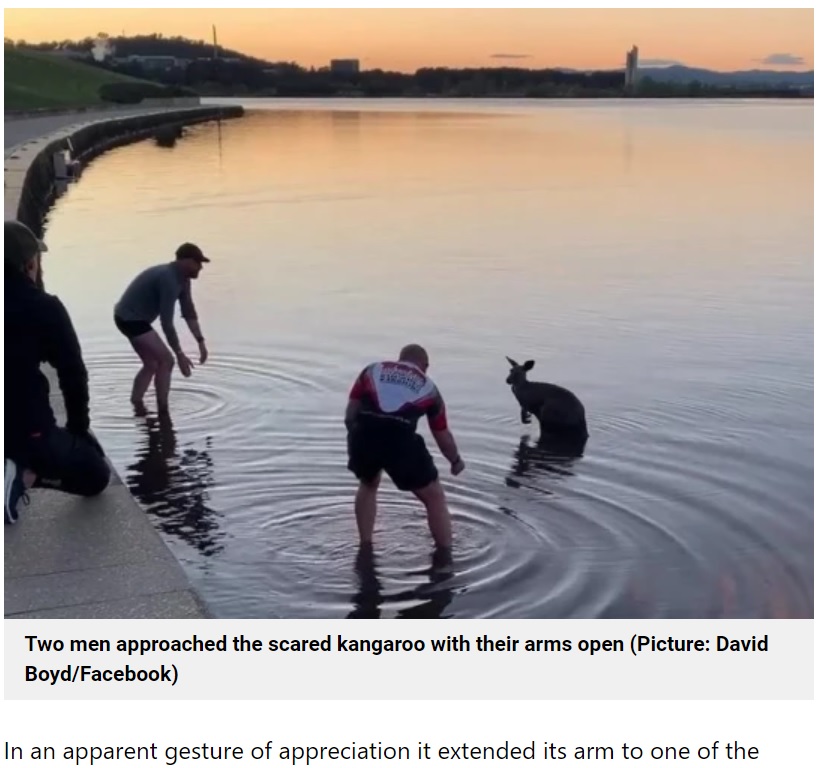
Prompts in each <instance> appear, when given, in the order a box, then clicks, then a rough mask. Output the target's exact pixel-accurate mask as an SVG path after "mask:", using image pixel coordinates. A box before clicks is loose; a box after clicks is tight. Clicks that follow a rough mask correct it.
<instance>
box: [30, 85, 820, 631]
mask: <svg viewBox="0 0 820 768" xmlns="http://www.w3.org/2000/svg"><path fill="white" fill-rule="evenodd" d="M258 106H259V108H258V109H256V110H253V111H251V112H250V113H249V114H248V115H247V116H246V117H245V118H243V119H240V120H231V121H225V122H223V123H221V124H220V123H216V124H204V125H200V126H196V127H194V128H192V129H191V130H190V131H187V132H186V135H185V136H184V137H183V138H182V139H181V140H180V141H177V142H176V144H175V146H174V147H173V148H172V149H166V148H161V147H157V146H156V145H155V143H154V142H151V141H146V142H142V143H140V144H136V145H133V146H129V147H123V148H120V149H117V150H115V151H113V152H111V153H109V154H106V155H104V156H102V157H100V158H98V159H97V160H96V161H95V162H94V163H92V164H91V165H90V166H89V167H88V168H87V169H86V171H85V173H84V174H83V178H82V180H81V182H80V183H79V184H75V185H71V187H70V188H69V189H68V190H67V192H66V194H64V195H63V197H62V198H61V199H60V201H59V202H58V204H57V206H56V207H55V209H54V211H53V212H52V214H51V215H50V219H49V224H48V231H47V239H48V243H49V248H50V252H49V253H50V255H49V259H48V263H47V265H46V275H47V280H48V286H49V288H50V289H51V290H53V291H54V292H55V293H57V294H58V295H59V296H60V298H61V299H63V300H64V301H65V302H66V304H67V305H68V307H69V310H70V312H71V314H72V318H73V320H74V321H75V324H76V326H77V329H78V333H79V334H80V337H81V340H82V343H83V351H84V354H85V356H86V358H87V360H88V365H89V373H90V386H91V407H92V418H93V423H94V428H95V431H96V432H97V433H98V434H99V436H100V439H101V441H102V442H103V443H104V445H105V447H106V450H107V452H108V453H109V455H110V456H111V457H112V461H113V462H114V464H115V465H116V466H117V468H118V469H119V470H120V471H121V473H122V474H123V476H124V477H125V479H126V481H127V483H128V485H129V487H131V488H132V490H133V492H134V494H135V495H136V496H137V497H138V499H139V500H140V501H141V502H142V503H143V505H144V506H145V507H146V508H147V509H148V510H149V514H150V516H151V519H152V520H153V521H154V523H155V524H156V525H157V527H158V529H159V530H160V532H161V533H162V535H163V537H164V538H165V540H166V541H167V542H168V544H169V546H170V547H171V548H172V549H173V551H174V553H175V554H176V555H177V556H178V557H179V559H180V560H181V561H182V563H183V566H184V567H185V569H186V571H187V573H188V574H189V575H190V576H191V578H192V580H193V582H194V583H195V585H196V587H197V588H198V589H199V590H200V591H201V593H202V594H203V596H204V598H205V599H206V600H207V602H208V603H209V606H210V608H211V609H212V611H213V612H214V614H215V615H217V616H221V617H241V618H257V617H258V618H266V617H273V616H275V617H288V618H290V617H293V618H325V617H331V618H332V617H345V616H348V615H351V616H373V615H379V616H382V617H387V616H389V617H391V618H393V617H394V616H413V615H430V616H444V617H447V616H454V617H490V618H530V617H545V618H553V617H572V618H588V617H615V616H619V617H630V618H641V617H658V618H705V617H709V618H711V617H718V616H725V617H731V618H741V617H747V618H753V617H766V616H778V617H810V616H812V615H813V604H814V603H813V578H814V570H813V568H814V550H813V526H814V512H813V509H814V495H813V494H814V491H813V450H814V448H813V446H814V441H813V430H812V425H813V421H814V411H813V357H812V347H813V335H812V334H813V326H812V316H813V315H812V313H813V184H814V179H813V172H812V163H811V159H812V156H813V155H812V153H813V112H812V104H810V103H803V104H795V103H779V102H774V101H765V102H755V101H748V102H746V101H740V100H737V101H733V102H730V103H723V102H717V101H706V100H703V101H700V102H697V103H693V102H692V101H681V102H675V101H669V102H666V101H664V102H663V103H658V102H651V101H648V100H634V101H629V100H627V101H623V100H617V101H606V100H603V101H598V100H586V101H583V102H574V101H565V100H561V101H560V102H558V101H539V102H532V101H527V102H516V101H504V102H503V103H498V102H481V103H477V102H471V101H447V100H436V101H435V102H425V101H423V100H408V101H392V100H386V101H382V100H378V101H375V100H374V101H366V100H332V101H330V100H328V101H315V102H312V101H310V100H300V101H298V102H287V101H282V100H275V101H272V102H270V103H269V104H267V105H266V104H265V102H262V103H261V104H259V103H258ZM90 233H91V234H90ZM184 240H192V241H194V242H198V243H199V244H201V245H202V246H203V247H204V248H205V250H206V252H207V253H208V254H209V255H210V256H211V258H212V261H211V263H210V264H208V265H207V268H206V269H205V270H204V271H203V274H202V275H201V277H200V279H199V280H198V281H197V283H196V285H195V287H194V298H195V301H196V303H197V308H198V310H199V314H200V320H201V322H202V326H203V330H204V332H205V335H206V337H207V338H208V341H209V349H210V352H211V354H210V358H209V360H208V362H207V363H206V364H205V365H202V366H197V368H196V370H195V371H194V373H193V375H192V376H191V377H190V378H188V379H183V378H181V377H179V376H175V378H174V383H173V389H172V393H171V402H172V414H173V418H174V424H173V426H170V425H168V424H160V423H159V422H158V421H157V420H156V417H149V418H148V419H145V420H134V418H133V416H132V415H131V414H130V412H129V410H128V405H127V403H128V393H129V390H130V385H131V381H132V379H133V376H134V374H135V373H136V367H137V366H138V361H137V360H136V359H135V357H134V355H133V352H132V350H131V349H130V347H129V345H128V344H127V342H125V340H124V339H123V337H122V336H121V335H120V334H119V333H118V331H117V330H116V329H115V328H114V327H113V325H112V323H111V308H112V306H113V304H114V302H115V301H116V300H117V298H118V297H119V296H120V295H121V293H122V291H123V289H124V288H125V286H126V285H127V283H128V281H129V280H130V279H131V278H132V277H133V275H134V274H135V273H136V272H137V271H138V270H139V269H141V268H143V267H145V266H148V265H150V264H153V263H157V262H159V261H162V260H165V259H170V258H171V256H172V254H173V250H174V248H176V246H177V245H178V244H179V242H181V241H184ZM58 254H59V255H58ZM92 297H93V300H92ZM180 326H181V327H179V331H180V337H181V339H182V341H183V344H184V345H185V346H186V349H189V351H192V350H191V349H190V348H191V347H193V342H192V341H191V340H190V336H189V335H188V334H187V329H185V328H184V326H183V325H182V324H181V323H180ZM408 341H418V342H420V343H423V344H425V345H426V346H427V347H428V349H429V351H430V354H431V362H432V368H431V374H432V375H433V377H434V379H435V380H436V383H437V384H438V385H439V386H440V387H441V389H442V393H443V395H444V397H445V400H446V401H447V408H448V414H449V421H450V423H451V426H452V428H453V430H454V433H455V436H456V438H457V440H458V442H459V448H460V450H461V453H462V454H463V455H464V457H465V460H466V463H467V471H466V472H464V473H463V474H462V475H459V476H458V477H451V476H450V475H449V473H448V471H447V468H446V463H445V462H443V461H442V459H441V457H440V456H439V455H438V453H437V452H436V451H435V447H433V454H434V456H435V458H436V462H437V464H438V466H439V469H440V472H441V477H442V482H443V484H444V486H445V489H446V492H447V495H448V500H449V501H450V507H451V510H452V514H453V531H454V549H453V558H452V563H451V565H450V566H449V567H443V568H441V567H438V564H437V563H431V559H432V558H431V556H430V546H431V541H430V537H429V531H428V529H427V525H426V522H425V515H424V511H423V509H422V507H421V505H420V504H419V503H418V502H417V501H416V500H415V499H414V498H413V497H411V496H409V495H407V494H400V493H398V492H396V491H395V489H394V488H392V487H391V486H390V484H389V483H385V487H384V488H383V489H382V491H383V495H382V496H381V498H380V500H379V517H378V519H377V523H376V538H375V549H374V551H373V552H372V553H369V554H368V553H359V554H357V552H356V547H357V544H358V537H357V535H356V527H355V517H354V514H353V498H354V494H355V487H356V483H355V480H354V478H353V477H352V476H351V475H350V473H349V472H347V471H346V455H345V430H344V425H343V423H342V416H343V411H344V404H345V402H346V396H347V391H348V387H349V385H350V382H351V381H352V380H353V378H354V377H355V376H356V374H357V373H358V372H359V371H360V370H361V368H362V367H363V366H364V365H365V364H367V363H369V362H372V361H373V360H376V359H383V358H385V357H388V356H391V355H395V354H396V352H397V350H398V349H399V348H400V347H401V346H402V345H403V344H405V343H407V342H408ZM516 350H527V356H528V357H532V358H533V359H537V360H538V361H539V362H538V372H539V376H538V378H539V379H541V380H544V381H549V382H553V383H555V384H558V385H562V386H565V387H567V388H569V389H570V390H572V391H573V392H575V393H576V394H577V395H578V397H579V398H580V399H581V401H582V402H583V403H584V406H585V408H586V411H587V418H588V421H589V430H590V438H589V440H588V442H586V444H579V445H572V444H569V445H568V444H557V443H555V442H554V441H553V442H544V441H543V440H539V438H538V426H537V425H536V424H535V423H533V424H531V425H530V426H529V427H527V428H526V429H523V430H522V425H521V424H520V420H519V416H520V414H519V409H518V408H517V407H516V405H515V403H514V401H513V400H512V399H511V397H510V392H509V387H508V386H506V385H505V384H503V379H504V377H505V376H506V374H507V367H506V366H505V365H504V366H502V365H501V361H502V360H503V358H504V357H505V356H506V355H507V354H511V353H512V354H513V356H515V355H516ZM420 431H422V432H423V433H424V435H425V438H426V439H427V440H428V441H430V436H429V432H427V430H426V427H425V426H424V424H422V425H421V429H420ZM522 431H524V432H525V433H527V434H529V435H531V437H527V436H526V435H525V436H524V437H523V438H522V436H521V434H522ZM431 445H432V443H431ZM217 478H218V482H217Z"/></svg>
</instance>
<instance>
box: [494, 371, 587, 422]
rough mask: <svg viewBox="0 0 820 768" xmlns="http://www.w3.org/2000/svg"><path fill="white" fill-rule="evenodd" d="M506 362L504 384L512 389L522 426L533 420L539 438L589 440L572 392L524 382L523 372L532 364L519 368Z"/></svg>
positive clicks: (579, 402) (525, 377) (525, 378)
mask: <svg viewBox="0 0 820 768" xmlns="http://www.w3.org/2000/svg"><path fill="white" fill-rule="evenodd" d="M507 362H508V363H509V364H510V373H509V375H508V376H507V384H510V385H511V386H512V393H513V395H514V396H515V399H516V400H517V401H518V404H519V405H520V406H521V423H522V424H529V423H530V421H531V417H532V416H535V418H536V419H538V423H539V425H540V427H541V436H542V438H543V437H548V436H549V435H554V434H571V435H577V436H579V437H583V438H586V437H588V436H589V432H588V431H587V420H586V411H585V410H584V406H583V404H582V403H581V401H580V400H579V399H578V398H577V397H576V396H575V395H574V394H573V393H572V392H570V391H569V390H568V389H564V387H559V386H558V385H557V384H546V383H544V382H540V381H528V380H527V371H531V370H532V368H533V366H534V365H535V362H534V361H533V360H527V361H526V362H525V363H524V364H523V365H519V364H518V363H517V362H515V360H513V359H512V358H511V357H508V358H507Z"/></svg>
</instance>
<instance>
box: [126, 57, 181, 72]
mask: <svg viewBox="0 0 820 768" xmlns="http://www.w3.org/2000/svg"><path fill="white" fill-rule="evenodd" d="M116 61H118V62H121V63H128V64H140V65H142V67H144V68H145V69H146V70H154V71H157V70H159V71H167V70H169V69H178V68H180V69H181V68H183V67H186V66H188V60H187V59H181V58H179V57H177V56H140V55H139V54H136V53H132V54H131V55H130V56H126V57H125V58H124V59H116Z"/></svg>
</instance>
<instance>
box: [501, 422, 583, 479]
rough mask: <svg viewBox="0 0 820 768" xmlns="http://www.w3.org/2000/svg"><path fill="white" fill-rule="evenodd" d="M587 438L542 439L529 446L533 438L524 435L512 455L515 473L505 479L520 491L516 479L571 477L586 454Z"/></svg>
mask: <svg viewBox="0 0 820 768" xmlns="http://www.w3.org/2000/svg"><path fill="white" fill-rule="evenodd" d="M588 439H589V438H588V437H587V436H586V435H583V436H581V437H573V436H565V437H554V436H549V437H543V436H539V439H538V441H537V442H536V443H535V444H534V445H530V436H529V435H522V436H521V441H520V442H519V443H518V447H517V448H516V449H515V454H514V455H513V467H512V474H511V475H508V476H507V478H506V482H507V485H508V486H510V488H519V487H520V485H521V483H520V482H519V481H518V480H517V479H516V478H528V477H532V476H534V475H536V474H541V475H544V476H545V477H547V478H550V477H553V478H567V477H572V476H573V472H572V466H573V465H574V464H575V462H576V461H577V460H578V459H580V458H581V457H582V456H583V455H584V447H585V446H586V444H587V442H588ZM545 492H546V493H549V491H545Z"/></svg>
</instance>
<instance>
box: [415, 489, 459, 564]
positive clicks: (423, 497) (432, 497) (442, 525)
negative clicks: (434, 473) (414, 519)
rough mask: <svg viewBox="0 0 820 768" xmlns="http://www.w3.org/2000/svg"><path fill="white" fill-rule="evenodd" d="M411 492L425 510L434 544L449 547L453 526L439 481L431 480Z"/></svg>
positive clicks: (451, 542) (450, 545)
mask: <svg viewBox="0 0 820 768" xmlns="http://www.w3.org/2000/svg"><path fill="white" fill-rule="evenodd" d="M413 493H415V495H416V497H417V498H418V499H419V501H421V503H422V504H424V507H425V509H426V510H427V525H428V526H429V527H430V533H431V534H432V536H433V541H435V543H436V546H437V547H443V548H445V549H450V547H452V545H453V527H452V523H451V521H450V510H449V509H448V508H447V498H446V497H445V495H444V488H442V487H441V482H439V481H438V480H433V482H432V483H430V484H429V485H426V486H425V487H424V488H419V490H417V491H414V492H413Z"/></svg>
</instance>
